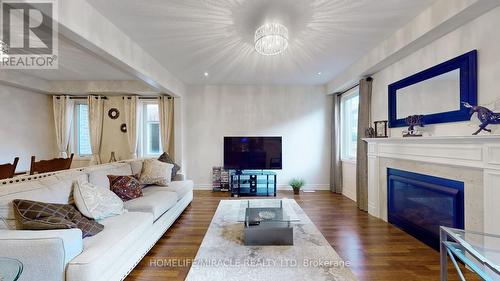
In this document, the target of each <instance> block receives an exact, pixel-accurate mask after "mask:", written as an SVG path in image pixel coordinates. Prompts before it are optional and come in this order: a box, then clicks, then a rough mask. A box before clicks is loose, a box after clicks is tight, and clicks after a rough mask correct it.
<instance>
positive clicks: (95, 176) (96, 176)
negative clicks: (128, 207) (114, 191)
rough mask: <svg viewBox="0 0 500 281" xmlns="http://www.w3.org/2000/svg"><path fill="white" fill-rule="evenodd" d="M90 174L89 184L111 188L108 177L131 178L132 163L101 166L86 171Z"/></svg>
mask: <svg viewBox="0 0 500 281" xmlns="http://www.w3.org/2000/svg"><path fill="white" fill-rule="evenodd" d="M86 171H87V172H88V174H89V182H90V183H91V184H95V185H97V186H102V187H105V188H109V180H108V175H115V176H130V175H132V168H131V167H130V163H114V164H109V165H100V166H95V167H91V168H88V169H86Z"/></svg>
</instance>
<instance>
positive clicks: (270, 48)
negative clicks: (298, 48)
mask: <svg viewBox="0 0 500 281" xmlns="http://www.w3.org/2000/svg"><path fill="white" fill-rule="evenodd" d="M254 40H255V41H254V43H255V51H257V53H259V54H261V55H264V56H274V55H278V54H280V53H282V52H284V51H285V50H286V48H288V29H287V28H286V27H285V26H284V25H282V24H279V23H266V24H264V25H263V26H261V27H259V28H257V30H256V31H255V39H254Z"/></svg>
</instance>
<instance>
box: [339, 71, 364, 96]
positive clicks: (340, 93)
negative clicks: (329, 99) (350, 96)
mask: <svg viewBox="0 0 500 281" xmlns="http://www.w3.org/2000/svg"><path fill="white" fill-rule="evenodd" d="M365 79H366V81H372V80H373V78H372V77H371V76H368V77H366V78H365ZM358 86H359V83H356V84H354V85H353V86H352V87H350V88H348V89H346V90H343V91H341V92H337V93H334V94H335V95H343V94H345V93H347V92H349V91H350V90H352V89H354V88H356V87H358Z"/></svg>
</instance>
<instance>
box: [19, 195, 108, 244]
mask: <svg viewBox="0 0 500 281" xmlns="http://www.w3.org/2000/svg"><path fill="white" fill-rule="evenodd" d="M13 204H14V214H15V217H16V223H17V224H18V226H19V227H18V228H19V229H25V230H48V229H67V228H79V229H81V230H82V236H83V238H85V237H89V236H93V235H96V234H97V233H99V232H101V231H102V230H103V229H104V226H103V225H102V224H99V223H97V222H96V221H95V220H92V219H88V218H86V217H84V216H83V215H82V214H81V213H80V212H79V211H78V210H77V209H76V207H75V206H73V205H69V204H53V203H44V202H38V201H30V200H20V199H15V200H14V201H13Z"/></svg>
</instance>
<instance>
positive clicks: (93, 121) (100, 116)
mask: <svg viewBox="0 0 500 281" xmlns="http://www.w3.org/2000/svg"><path fill="white" fill-rule="evenodd" d="M87 101H88V105H89V132H90V146H91V148H92V159H90V165H99V164H101V163H102V162H101V156H100V153H101V139H102V123H103V120H104V98H103V97H101V96H88V97H87Z"/></svg>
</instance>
